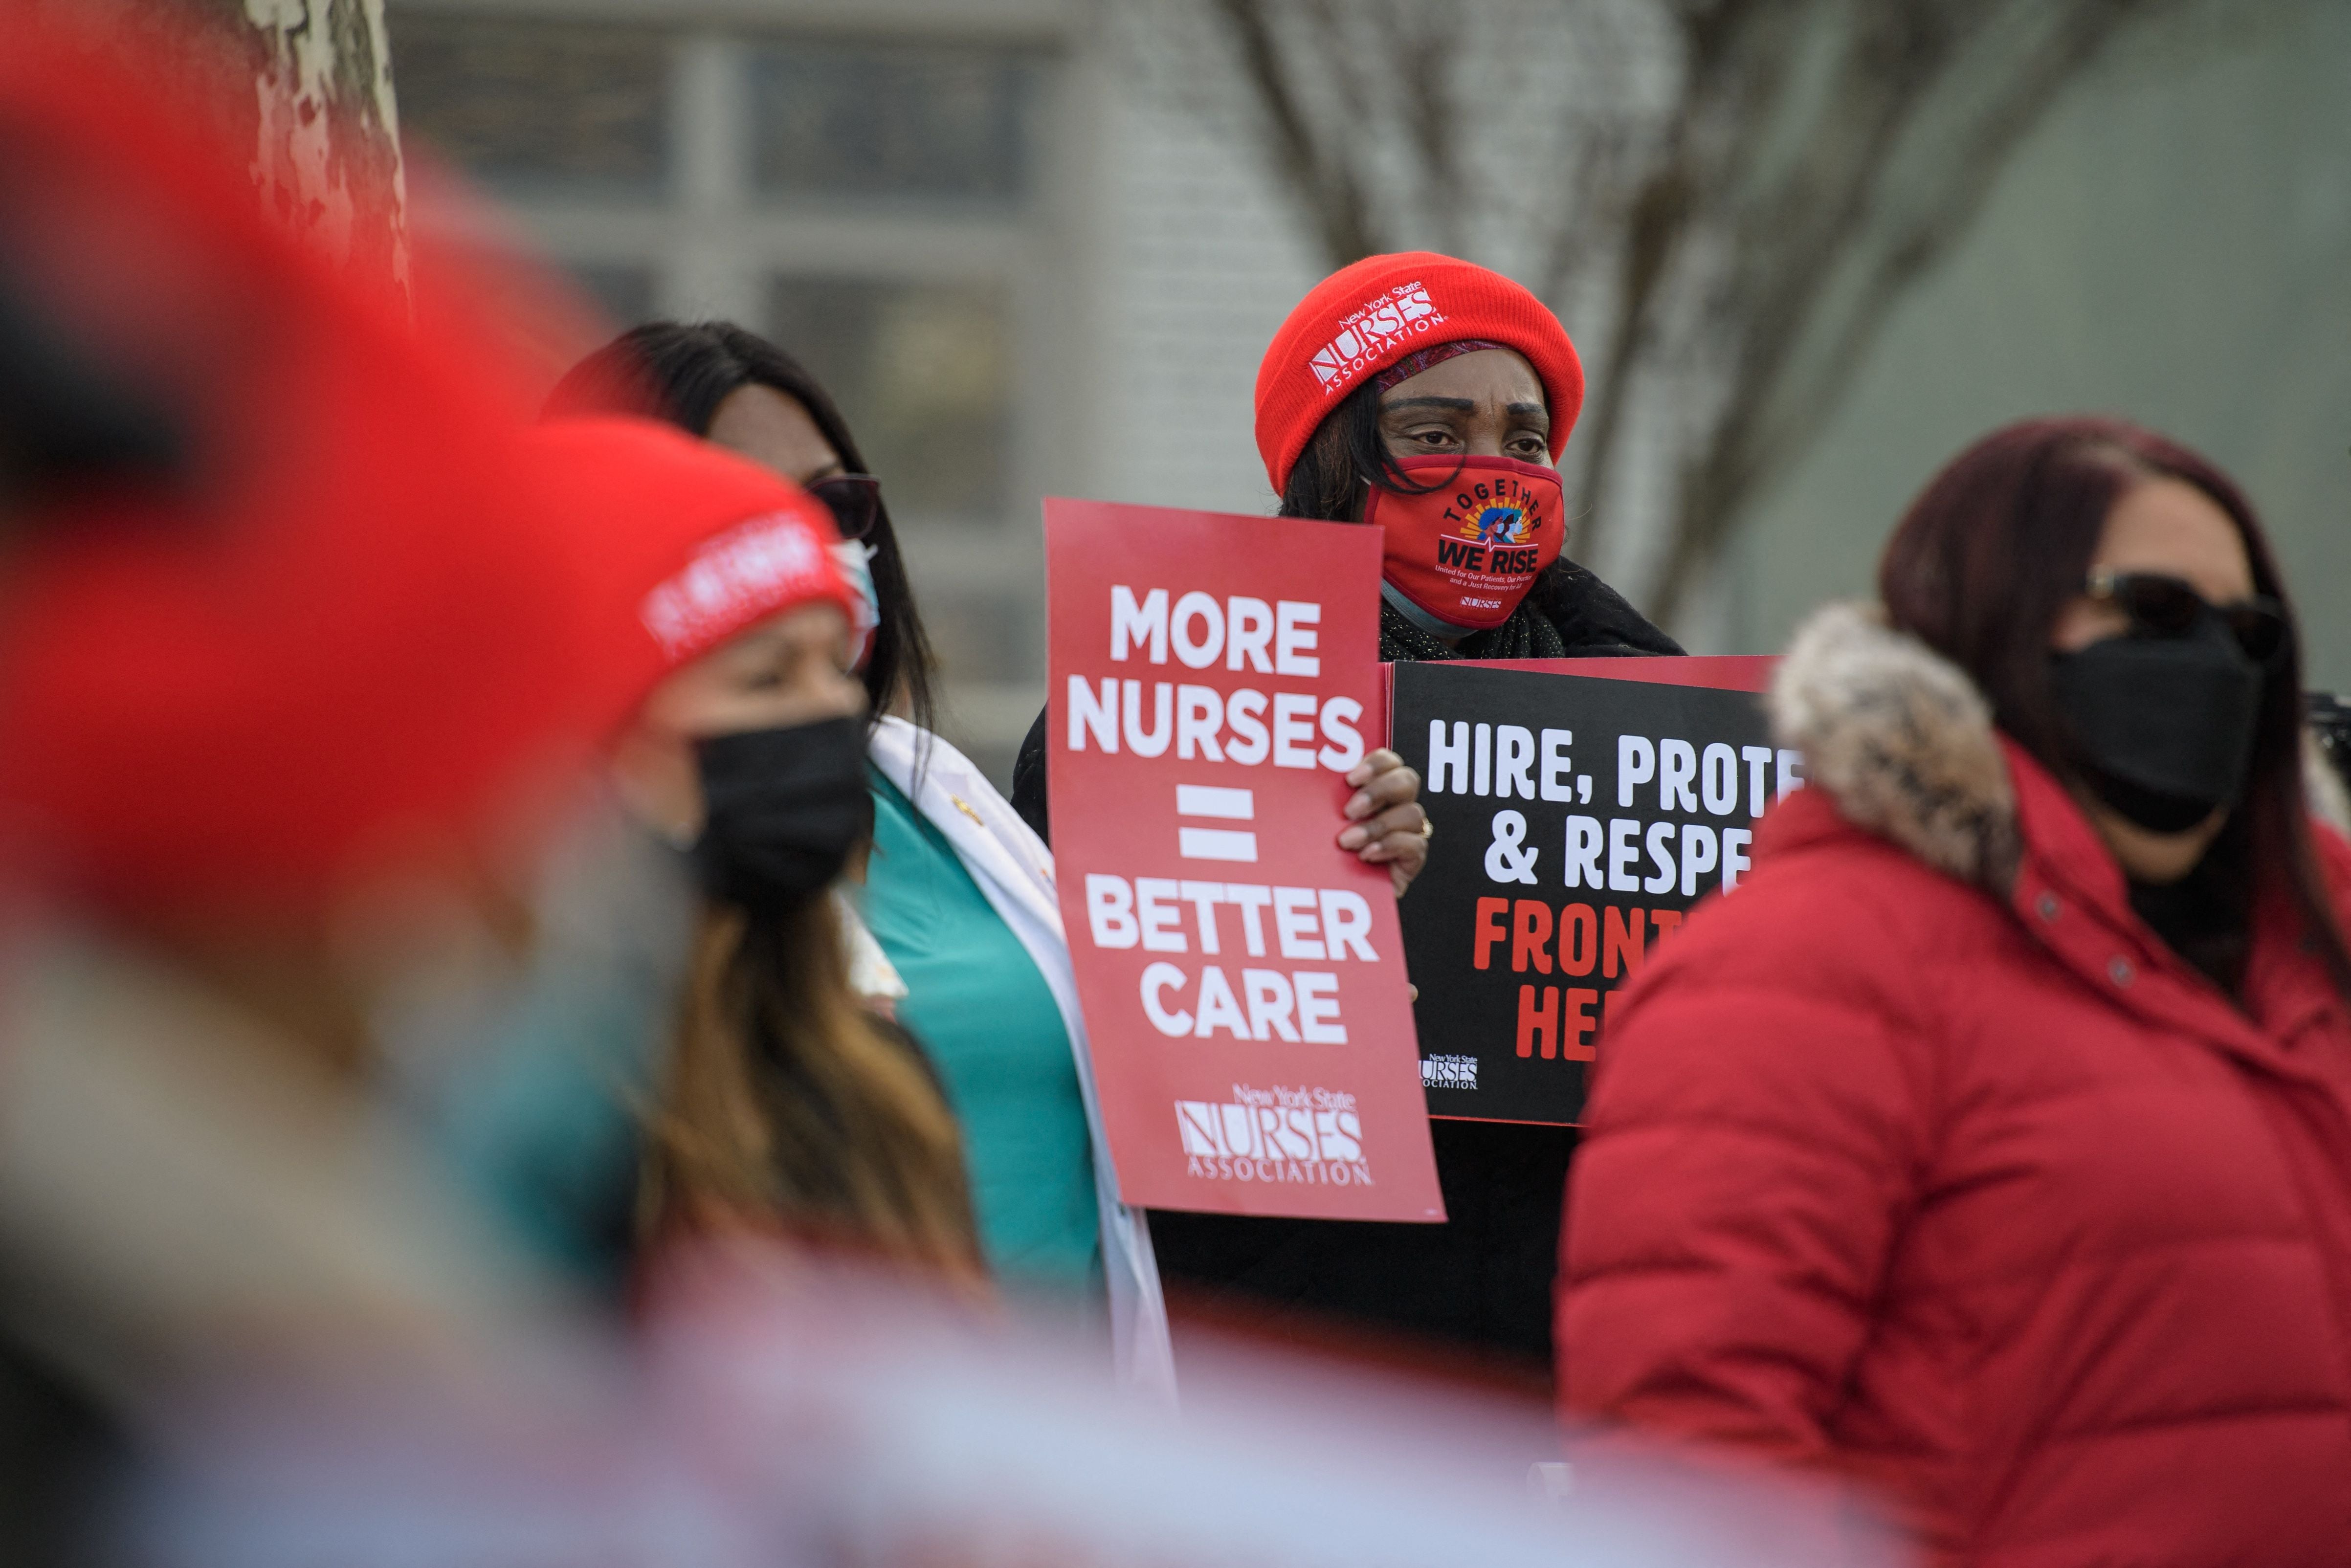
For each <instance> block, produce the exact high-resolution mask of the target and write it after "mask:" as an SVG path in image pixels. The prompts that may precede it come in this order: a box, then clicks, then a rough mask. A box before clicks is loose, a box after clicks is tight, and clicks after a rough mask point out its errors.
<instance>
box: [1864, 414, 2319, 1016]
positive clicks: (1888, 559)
mask: <svg viewBox="0 0 2351 1568" xmlns="http://www.w3.org/2000/svg"><path fill="white" fill-rule="evenodd" d="M2157 478H2165V479H2177V480H2179V481H2180V482H2182V483H2184V484H2188V485H2192V486H2195V487H2196V488H2197V489H2199V490H2200V491H2202V492H2203V493H2204V494H2205V495H2206V496H2207V497H2210V499H2211V501H2212V504H2213V505H2215V506H2217V507H2220V510H2221V511H2222V512H2224V513H2226V514H2227V515H2228V517H2229V520H2230V521H2231V522H2232V523H2234V524H2235V525H2236V528H2237V533H2238V537H2239V538H2241V539H2242V540H2243V542H2244V547H2245V556H2246V559H2248V560H2249V561H2250V562H2251V563H2252V573H2253V591H2255V592H2256V593H2262V594H2267V595H2268V596H2269V597H2271V598H2273V599H2274V600H2276V601H2278V602H2279V603H2280V604H2281V605H2283V606H2284V607H2285V616H2286V638H2285V646H2284V648H2283V650H2282V652H2281V653H2279V654H2278V656H2277V657H2276V658H2275V659H2274V660H2273V661H2272V663H2271V664H2270V665H2269V666H2268V680H2267V685H2265V686H2264V688H2263V690H2262V706H2261V718H2260V723H2259V727H2258V728H2257V730H2256V732H2255V736H2254V740H2253V758H2252V769H2251V774H2250V777H2249V779H2248V780H2247V783H2246V786H2245V799H2244V805H2243V807H2242V808H2241V810H2238V811H2237V812H2235V813H2233V814H2232V816H2231V823H2230V826H2229V828H2228V830H2227V831H2225V832H2224V834H2223V840H2222V841H2220V842H2216V844H2215V846H2214V848H2215V851H2216V852H2220V853H2224V854H2225V853H2231V852H2234V853H2238V854H2241V855H2242V856H2243V857H2244V858H2245V862H2246V865H2247V870H2248V873H2249V874H2250V876H2251V877H2252V879H2253V880H2254V881H2256V882H2257V883H2266V882H2269V881H2270V879H2278V882H2279V883H2282V889H2281V891H2283V893H2284V894H2286V895H2287V896H2288V897H2289V898H2290V899H2291V900H2292V902H2293V903H2294V904H2295V905H2296V907H2297V909H2298V911H2299V913H2300V914H2301V915H2302V916H2303V919H2304V924H2305V925H2306V927H2307V928H2308V929H2309V930H2310V931H2311V932H2312V934H2313V935H2314V937H2315V939H2316V941H2317V943H2318V945H2319V947H2320V949H2321V951H2322V952H2323V954H2324V956H2325V960H2326V964H2327V967H2328V968H2329V969H2330V970H2331V971H2332V972H2333V975H2334V978H2335V986H2336V988H2338V989H2340V990H2341V991H2342V992H2343V993H2344V994H2345V995H2346V997H2351V956H2346V951H2345V947H2344V940H2343V935H2342V932H2341V930H2340V928H2339V927H2338V926H2337V925H2336V924H2335V913H2334V908H2333V902H2332V900H2331V899H2330V897H2329V896H2328V894H2327V891H2326V883H2325V877H2324V875H2323V874H2322V873H2321V872H2320V870H2319V865H2318V859H2317V855H2316V852H2315V851H2314V849H2313V847H2312V844H2311V839H2310V803H2309V800H2308V799H2307V798H2306V796H2305V794H2304V785H2303V772H2302V724H2303V719H2302V635H2301V632H2300V629H2299V627H2298V626H2297V624H2296V622H2295V620H2294V605H2293V600H2292V598H2291V596H2290V595H2288V594H2287V592H2286V589H2285V580H2284V579H2283V577H2281V576H2280V575H2279V572H2278V569H2277V559H2276V557H2275V556H2274V555H2273V554H2272V553H2271V551H2270V547H2269V541H2268V539H2267V538H2265V537H2264V536H2263V534H2262V526H2261V521H2260V519H2259V518H2258V517H2255V516H2254V513H2253V508H2252V503H2251V502H2249V501H2248V500H2246V498H2245V497H2244V494H2243V493H2242V492H2241V491H2240V490H2239V489H2238V488H2237V486H2235V484H2233V483H2232V482H2231V480H2230V478H2229V476H2227V475H2225V474H2223V473H2221V472H2220V469H2219V468H2217V467H2215V466H2214V465H2212V464H2211V463H2210V462H2209V461H2207V460H2206V459H2205V458H2203V457H2201V456H2199V455H2198V454H2196V453H2194V452H2191V451H2189V449H2188V448H2187V447H2185V446H2182V445H2180V444H2179V443H2177V442H2174V441H2169V440H2167V439H2166V438H2164V437H2163V436H2160V435H2158V434H2155V433H2154V432H2152V431H2148V430H2143V429H2141V428H2140V427H2139V426H2137V425H2135V424H2131V423H2127V422H2126V421H2123V420H2118V419H2095V418H2082V417H2076V418H2066V419H2032V420H2024V421H2022V422H2020V423H2015V424H2011V425H2007V426H2004V427H2003V428H2001V429H1999V430H1996V431H1994V432H1992V433H1991V434H1990V435H1987V436H1985V437H1984V438H1983V439H1982V440H1980V441H1979V442H1977V443H1976V444H1974V445H1972V446H1970V447H1969V448H1968V449H1967V450H1966V451H1965V452H1962V453H1960V454H1959V456H1957V457H1956V458H1953V459H1952V460H1951V462H1950V463H1949V465H1946V466H1945V467H1944V469H1943V471H1942V472H1941V473H1939V474H1938V475H1937V476H1935V477H1934V479H1933V480H1932V481H1930V482H1929V483H1928V486H1927V487H1926V489H1925V490H1923V491H1922V492H1920V493H1919V496H1918V498H1917V500H1915V501H1913V502H1912V503H1911V504H1910V509H1909V511H1908V512H1907V513H1906V514H1905V515H1904V517H1903V518H1902V521H1901V524H1900V525H1899V526H1898V527H1897V528H1896V529H1895V531H1894V537H1893V538H1891V539H1889V540H1887V541H1886V553H1885V555H1884V556H1883V557H1882V558H1881V559H1880V560H1879V562H1878V569H1877V591H1878V595H1879V597H1880V598H1881V599H1882V600H1883V601H1885V604H1886V614H1887V617H1888V619H1889V620H1890V621H1891V622H1892V623H1893V624H1894V625H1895V626H1896V627H1897V628H1898V629H1900V630H1902V631H1905V632H1909V633H1910V634H1911V635H1913V636H1915V637H1917V638H1918V639H1919V640H1920V641H1922V642H1924V643H1927V644H1928V646H1929V647H1931V648H1933V649H1934V650H1935V651H1936V652H1938V653H1941V654H1942V655H1943V656H1944V657H1946V658H1948V659H1949V660H1951V661H1952V662H1953V663H1955V664H1958V665H1959V667H1960V668H1961V669H1964V670H1966V671H1967V672H1968V674H1970V675H1971V676H1973V677H1974V679H1975V682H1976V684H1977V685H1979V686H1980V687H1981V688H1982V690H1983V692H1984V694H1985V695H1986V696H1988V697H1989V698H1991V705H1992V714H1993V718H1994V721H1995V722H1996V723H1998V724H1999V726H2000V727H2001V729H2003V730H2005V731H2006V732H2007V733H2008V734H2009V735H2010V736H2011V737H2014V738H2015V740H2016V741H2017V743H2018V744H2019V745H2021V746H2022V747H2024V749H2025V750H2026V751H2028V752H2030V753H2032V757H2033V758H2034V759H2035V760H2037V761H2038V762H2040V763H2041V764H2042V765H2043V767H2045V768H2049V769H2050V770H2051V771H2052V772H2053V773H2054V774H2056V775H2057V776H2058V777H2059V778H2060V779H2065V780H2067V781H2068V782H2069V783H2077V782H2079V772H2078V769H2077V768H2075V767H2074V764H2073V762H2072V761H2071V748H2070V746H2069V743H2068V733H2069V732H2068V730H2067V727H2066V725H2065V721H2064V716H2063V715H2062V714H2061V712H2060V711H2059V709H2058V707H2057V703H2056V697H2055V695H2054V693H2053V689H2052V687H2051V684H2050V678H2049V637H2050V633H2051V632H2052V631H2053V629H2054V628H2055V626H2056V624H2057V618H2058V616H2059V614H2060V613H2062V612H2064V608H2065V606H2066V605H2067V604H2068V603H2070V602H2071V601H2073V599H2074V596H2075V595H2077V594H2079V593H2080V592H2081V591H2082V587H2083V583H2084V580H2085V578H2086V577H2087V575H2088V573H2089V570H2090V562H2091V560H2092V559H2093V558H2094V557H2095V554H2096V552H2097V548H2098V538H2099V536H2100V535H2101V534H2102V533H2103V532H2104V530H2105V524H2106V517H2107V514H2109V513H2110V512H2112V511H2113V509H2114V507H2115V504H2116V502H2117V501H2118V500H2120V499H2121V498H2122V497H2123V494H2124V493H2125V492H2126V491H2127V490H2129V489H2130V488H2132V487H2133V486H2136V485H2138V484H2141V483H2143V482H2145V481H2147V480H2148V479H2157ZM2273 885H2274V884H2273Z"/></svg>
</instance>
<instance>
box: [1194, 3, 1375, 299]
mask: <svg viewBox="0 0 2351 1568" xmlns="http://www.w3.org/2000/svg"><path fill="white" fill-rule="evenodd" d="M1215 4H1216V7H1217V12H1218V13H1219V14H1220V15H1221V16H1222V17H1223V19H1224V23H1225V26H1226V27H1227V28H1228V30H1229V32H1230V34H1231V37H1232V39H1233V42H1234V44H1235V45H1236V46H1237V47H1238V50H1239V54H1240V60H1241V67H1242V69H1243V70H1244V71H1245V72H1246V73H1247V76H1248V78H1249V83H1250V85H1251V86H1252V87H1253V88H1254V89H1256V94H1257V100H1258V106H1259V109H1260V110H1262V111H1263V112H1264V115H1265V120H1266V123H1267V126H1268V128H1269V129H1270V131H1271V133H1272V141H1273V147H1272V152H1273V153H1274V155H1275V158H1276V160H1277V162H1279V164H1280V171H1281V173H1282V175H1283V176H1284V177H1285V179H1286V180H1287V182H1288V183H1289V184H1290V187H1291V188H1292V189H1293V190H1295V191H1297V192H1298V193H1300V194H1301V196H1302V197H1304V198H1305V204H1306V206H1307V209H1308V211H1309V212H1310V213H1311V214H1312V215H1313V217H1314V221H1315V226H1316V227H1317V228H1318V229H1319V230H1320V231H1321V232H1322V248H1323V251H1324V253H1325V254H1326V255H1327V256H1330V257H1331V258H1332V266H1334V267H1343V266H1345V265H1346V264H1347V263H1348V262H1351V261H1353V260H1356V259H1357V258H1359V257H1362V256H1373V255H1375V254H1377V253H1378V251H1379V249H1380V246H1377V245H1376V244H1374V241H1373V238H1372V224H1371V214H1370V213H1369V211H1368V210H1367V208H1366V207H1365V205H1364V189H1363V186H1362V184H1361V183H1359V182H1358V180H1357V179H1356V177H1355V173H1354V171H1353V168H1352V167H1351V166H1350V165H1349V164H1348V162H1347V160H1346V158H1345V155H1344V153H1343V152H1336V153H1334V152H1330V151H1326V149H1325V148H1324V147H1323V146H1322V144H1321V142H1320V141H1318V140H1317V138H1316V135H1315V130H1314V126H1313V124H1312V122H1311V120H1310V119H1309V118H1308V116H1307V113H1306V110H1305V109H1304V107H1303V106H1302V105H1301V103H1300V102H1299V99H1298V95H1297V93H1296V92H1295V91H1294V90H1293V89H1292V88H1291V86H1290V73H1289V71H1288V70H1287V69H1286V68H1284V65H1283V63H1282V58H1281V50H1280V46H1279V45H1278V44H1277V43H1276V42H1275V41H1274V37H1273V28H1272V26H1271V24H1270V18H1269V17H1268V16H1267V15H1266V7H1265V5H1264V0H1215Z"/></svg>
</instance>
